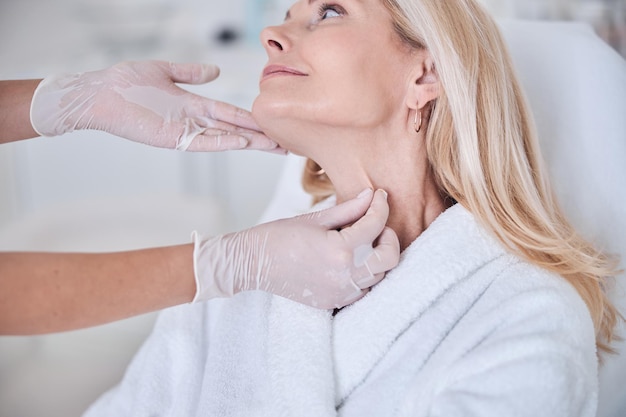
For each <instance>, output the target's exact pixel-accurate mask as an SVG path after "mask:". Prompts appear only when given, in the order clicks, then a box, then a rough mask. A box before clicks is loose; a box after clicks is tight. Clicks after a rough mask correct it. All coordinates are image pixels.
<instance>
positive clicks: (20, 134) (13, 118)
mask: <svg viewBox="0 0 626 417" xmlns="http://www.w3.org/2000/svg"><path fill="white" fill-rule="evenodd" d="M40 81H41V80H16V81H0V143H7V142H14V141H17V140H22V139H30V138H34V137H37V136H39V134H37V132H35V130H34V129H33V126H32V125H31V123H30V103H31V101H32V98H33V93H34V92H35V89H36V88H37V85H39V82H40Z"/></svg>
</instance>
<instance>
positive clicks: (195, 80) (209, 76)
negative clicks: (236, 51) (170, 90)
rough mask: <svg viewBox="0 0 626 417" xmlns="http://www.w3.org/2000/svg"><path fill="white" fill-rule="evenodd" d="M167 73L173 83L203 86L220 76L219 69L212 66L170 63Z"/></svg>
mask: <svg viewBox="0 0 626 417" xmlns="http://www.w3.org/2000/svg"><path fill="white" fill-rule="evenodd" d="M168 65H169V70H168V71H167V72H168V73H169V75H170V77H171V78H172V81H174V82H175V83H183V84H204V83H208V82H209V81H213V80H214V79H216V78H217V77H218V76H219V75H220V68H219V67H218V66H217V65H213V64H197V63H183V64H180V63H175V62H170V63H169V64H168Z"/></svg>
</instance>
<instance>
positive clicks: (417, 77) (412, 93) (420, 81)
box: [406, 51, 441, 110]
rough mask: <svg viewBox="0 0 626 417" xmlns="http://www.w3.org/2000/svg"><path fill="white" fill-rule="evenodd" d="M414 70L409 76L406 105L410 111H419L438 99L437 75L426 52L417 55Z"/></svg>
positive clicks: (438, 85) (438, 83) (438, 84)
mask: <svg viewBox="0 0 626 417" xmlns="http://www.w3.org/2000/svg"><path fill="white" fill-rule="evenodd" d="M414 68H415V70H414V71H413V74H411V78H410V80H411V83H410V85H409V86H408V88H409V91H408V92H407V102H406V105H407V106H408V107H409V108H410V109H412V110H420V109H422V108H424V106H425V105H426V104H428V103H429V102H431V101H432V100H435V99H436V98H438V97H439V89H440V87H441V85H440V82H439V75H438V74H437V71H436V69H435V64H434V62H433V60H432V58H431V57H430V53H428V51H420V53H418V54H417V59H416V65H415V66H414Z"/></svg>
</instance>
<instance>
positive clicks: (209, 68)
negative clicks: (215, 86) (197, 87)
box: [201, 64, 220, 83]
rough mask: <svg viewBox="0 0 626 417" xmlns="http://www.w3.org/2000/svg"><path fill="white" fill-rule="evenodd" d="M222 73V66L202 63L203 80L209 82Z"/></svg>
mask: <svg viewBox="0 0 626 417" xmlns="http://www.w3.org/2000/svg"><path fill="white" fill-rule="evenodd" d="M219 75H220V67H218V66H217V65H214V64H202V81H201V82H205V83H208V82H209V81H213V80H214V79H216V78H217V77H219Z"/></svg>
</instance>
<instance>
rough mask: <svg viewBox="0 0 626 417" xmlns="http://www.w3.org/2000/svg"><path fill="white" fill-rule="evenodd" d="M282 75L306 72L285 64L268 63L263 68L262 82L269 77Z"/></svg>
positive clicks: (298, 74)
mask: <svg viewBox="0 0 626 417" xmlns="http://www.w3.org/2000/svg"><path fill="white" fill-rule="evenodd" d="M282 75H291V76H294V75H295V76H304V75H306V74H305V73H303V72H301V71H298V70H297V69H294V68H291V67H287V66H284V65H268V66H267V67H265V68H264V69H263V75H262V76H261V82H263V81H264V80H267V79H268V78H272V77H277V76H282Z"/></svg>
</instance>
